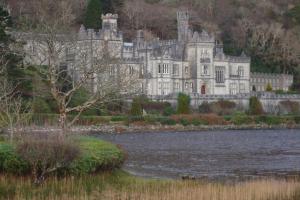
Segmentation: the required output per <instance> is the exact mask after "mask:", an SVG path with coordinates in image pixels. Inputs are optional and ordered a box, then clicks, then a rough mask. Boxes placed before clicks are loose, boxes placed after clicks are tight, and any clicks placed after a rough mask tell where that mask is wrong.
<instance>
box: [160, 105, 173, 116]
mask: <svg viewBox="0 0 300 200" xmlns="http://www.w3.org/2000/svg"><path fill="white" fill-rule="evenodd" d="M174 114H176V111H175V110H174V108H173V107H172V106H169V107H166V108H165V109H164V112H163V115H164V116H171V115H174Z"/></svg>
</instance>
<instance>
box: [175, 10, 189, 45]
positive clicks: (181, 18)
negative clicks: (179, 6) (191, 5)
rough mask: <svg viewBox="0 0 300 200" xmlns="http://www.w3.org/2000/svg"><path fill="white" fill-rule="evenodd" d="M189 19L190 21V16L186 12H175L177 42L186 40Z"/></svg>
mask: <svg viewBox="0 0 300 200" xmlns="http://www.w3.org/2000/svg"><path fill="white" fill-rule="evenodd" d="M189 19H190V15H189V13H188V11H178V12H177V29H178V30H177V31H178V41H187V40H188V32H189Z"/></svg>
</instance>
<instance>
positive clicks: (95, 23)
mask: <svg viewBox="0 0 300 200" xmlns="http://www.w3.org/2000/svg"><path fill="white" fill-rule="evenodd" d="M102 14H103V5H102V1H101V0H89V2H88V6H87V9H86V13H85V18H84V25H85V27H86V28H90V29H100V28H101V15H102Z"/></svg>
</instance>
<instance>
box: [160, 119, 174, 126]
mask: <svg viewBox="0 0 300 200" xmlns="http://www.w3.org/2000/svg"><path fill="white" fill-rule="evenodd" d="M160 123H161V124H162V125H170V126H173V125H176V124H177V123H176V121H175V120H173V119H170V118H161V119H160Z"/></svg>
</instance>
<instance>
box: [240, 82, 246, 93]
mask: <svg viewBox="0 0 300 200" xmlns="http://www.w3.org/2000/svg"><path fill="white" fill-rule="evenodd" d="M240 93H241V94H244V93H246V87H245V83H240Z"/></svg>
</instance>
